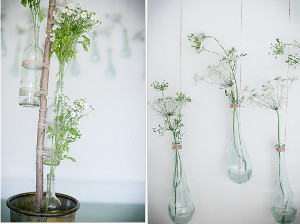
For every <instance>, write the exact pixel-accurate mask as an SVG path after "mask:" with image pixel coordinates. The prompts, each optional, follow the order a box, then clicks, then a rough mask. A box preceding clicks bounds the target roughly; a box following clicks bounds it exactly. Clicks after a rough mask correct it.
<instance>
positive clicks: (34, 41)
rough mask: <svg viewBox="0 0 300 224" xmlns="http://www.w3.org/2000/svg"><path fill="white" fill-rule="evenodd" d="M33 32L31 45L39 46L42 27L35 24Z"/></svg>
mask: <svg viewBox="0 0 300 224" xmlns="http://www.w3.org/2000/svg"><path fill="white" fill-rule="evenodd" d="M31 30H32V31H31V32H32V38H31V42H30V45H31V46H32V47H34V48H38V47H39V31H40V27H39V26H38V25H33V26H32V28H31Z"/></svg>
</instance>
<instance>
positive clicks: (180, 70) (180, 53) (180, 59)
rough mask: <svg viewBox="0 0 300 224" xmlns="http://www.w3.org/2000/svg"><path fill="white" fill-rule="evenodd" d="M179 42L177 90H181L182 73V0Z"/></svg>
mask: <svg viewBox="0 0 300 224" xmlns="http://www.w3.org/2000/svg"><path fill="white" fill-rule="evenodd" d="M179 35H180V43H179V45H180V46H179V90H180V92H181V82H182V80H181V73H182V0H180V34H179Z"/></svg>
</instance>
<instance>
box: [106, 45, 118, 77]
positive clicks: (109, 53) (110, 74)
mask: <svg viewBox="0 0 300 224" xmlns="http://www.w3.org/2000/svg"><path fill="white" fill-rule="evenodd" d="M107 56H108V62H107V70H106V76H107V77H108V78H114V77H115V76H116V71H115V67H114V64H113V61H112V49H108V51H107Z"/></svg>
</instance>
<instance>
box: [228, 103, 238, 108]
mask: <svg viewBox="0 0 300 224" xmlns="http://www.w3.org/2000/svg"><path fill="white" fill-rule="evenodd" d="M239 107H240V105H239V104H237V103H231V104H230V108H239Z"/></svg>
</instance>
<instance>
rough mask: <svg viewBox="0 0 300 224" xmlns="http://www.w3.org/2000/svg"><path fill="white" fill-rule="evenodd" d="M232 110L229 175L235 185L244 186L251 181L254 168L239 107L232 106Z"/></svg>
mask: <svg viewBox="0 0 300 224" xmlns="http://www.w3.org/2000/svg"><path fill="white" fill-rule="evenodd" d="M230 108H231V113H232V114H231V117H232V128H231V139H230V148H229V156H228V170H227V173H228V176H229V178H230V180H232V181H233V182H234V183H237V184H242V183H246V182H247V181H248V180H250V178H251V176H252V166H251V161H250V157H249V154H248V151H247V147H246V144H245V141H244V138H243V134H242V125H241V121H240V108H239V105H237V104H231V105H230Z"/></svg>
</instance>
